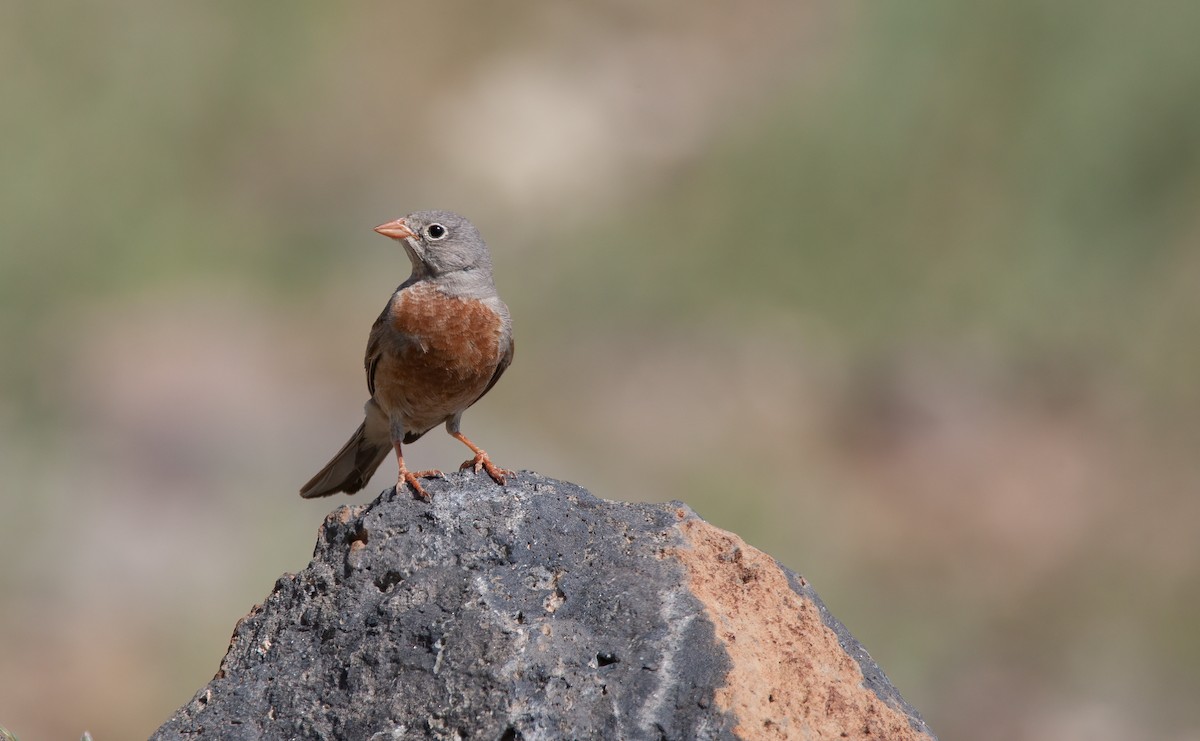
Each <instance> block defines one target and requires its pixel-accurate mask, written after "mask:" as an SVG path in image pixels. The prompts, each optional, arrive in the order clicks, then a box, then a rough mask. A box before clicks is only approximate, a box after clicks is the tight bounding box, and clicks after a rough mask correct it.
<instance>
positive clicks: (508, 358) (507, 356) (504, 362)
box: [471, 337, 517, 406]
mask: <svg viewBox="0 0 1200 741" xmlns="http://www.w3.org/2000/svg"><path fill="white" fill-rule="evenodd" d="M516 347H517V343H516V341H515V340H513V339H512V338H511V337H510V338H509V340H508V349H507V350H505V351H504V356H503V357H502V358H500V364H499V365H497V366H496V372H495V373H493V374H492V380H490V381H488V385H487V387H486V388H485V389H484V390H483V393H482V394H480V395H479V396H477V397H475V401H479V400H480V399H482V398H483V397H484V396H486V395H487V392H489V391H491V390H492V386H495V385H496V381H499V380H500V376H502V375H504V371H506V370H508V366H509V365H510V364H512V359H513V351H514V350H515V349H516ZM475 401H473V402H471V406H473V405H474V404H475Z"/></svg>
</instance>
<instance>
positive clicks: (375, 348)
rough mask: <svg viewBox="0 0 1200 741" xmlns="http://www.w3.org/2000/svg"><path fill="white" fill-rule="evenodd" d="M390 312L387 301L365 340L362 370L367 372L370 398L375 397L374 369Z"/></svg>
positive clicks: (389, 304)
mask: <svg viewBox="0 0 1200 741" xmlns="http://www.w3.org/2000/svg"><path fill="white" fill-rule="evenodd" d="M391 310H392V302H391V301H388V303H387V306H385V307H383V312H382V313H380V315H379V318H378V319H376V320H375V323H374V324H372V325H371V334H370V336H369V337H368V338H367V354H366V357H364V358H363V369H364V370H365V371H366V372H367V391H369V392H370V393H371V396H374V395H375V368H376V366H378V365H379V357H380V356H381V355H382V354H383V342H382V338H383V333H384V332H385V331H386V329H387V322H388V318H389V316H390V315H391Z"/></svg>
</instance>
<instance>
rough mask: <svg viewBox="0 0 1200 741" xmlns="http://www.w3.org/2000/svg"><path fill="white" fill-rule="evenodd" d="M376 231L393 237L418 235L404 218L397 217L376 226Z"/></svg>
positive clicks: (403, 237) (405, 237)
mask: <svg viewBox="0 0 1200 741" xmlns="http://www.w3.org/2000/svg"><path fill="white" fill-rule="evenodd" d="M375 231H377V232H379V233H380V234H382V235H383V236H385V237H391V238H392V239H408V238H409V237H415V236H417V233H416V232H414V231H413V230H412V229H409V228H408V224H405V223H404V219H396V220H395V221H389V222H388V223H386V224H380V225H379V226H377V227H375Z"/></svg>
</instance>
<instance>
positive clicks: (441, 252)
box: [375, 211, 496, 295]
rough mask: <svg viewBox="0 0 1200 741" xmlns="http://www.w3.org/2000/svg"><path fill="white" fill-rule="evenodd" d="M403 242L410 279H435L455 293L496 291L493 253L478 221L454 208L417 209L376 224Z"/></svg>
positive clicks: (477, 293)
mask: <svg viewBox="0 0 1200 741" xmlns="http://www.w3.org/2000/svg"><path fill="white" fill-rule="evenodd" d="M375 231H377V232H379V233H380V234H382V235H384V236H386V237H391V238H392V239H394V240H396V241H397V242H399V243H400V244H402V245H403V246H404V251H405V252H406V253H408V259H409V261H411V262H412V269H413V274H412V277H411V278H409V281H413V280H433V281H436V282H437V283H440V284H442V285H443V286H445V287H446V288H447V289H450V290H452V291H453V292H455V293H462V294H467V293H469V294H474V295H484V294H487V293H489V292H493V293H494V292H495V290H496V289H495V285H494V283H493V282H492V256H491V254H489V253H488V248H487V245H486V244H485V243H484V241H483V237H481V236H479V231H478V230H477V229H476V228H475V225H474V224H472V223H471V222H469V221H467V220H466V219H465V218H464V217H462V216H459V215H458V214H456V213H454V212H452V211H417V212H416V213H412V214H409V215H408V216H405V217H404V218H402V219H396V220H395V221H389V222H388V223H386V224H381V225H379V226H377V227H375Z"/></svg>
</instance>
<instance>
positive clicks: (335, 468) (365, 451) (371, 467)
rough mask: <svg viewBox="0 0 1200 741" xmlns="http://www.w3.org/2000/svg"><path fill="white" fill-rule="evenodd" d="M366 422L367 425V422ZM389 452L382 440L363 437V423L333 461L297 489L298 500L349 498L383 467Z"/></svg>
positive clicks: (384, 441) (387, 445)
mask: <svg viewBox="0 0 1200 741" xmlns="http://www.w3.org/2000/svg"><path fill="white" fill-rule="evenodd" d="M367 421H370V420H369V419H368V420H367ZM389 450H391V443H389V442H388V441H387V439H386V438H385V439H384V440H383V441H382V442H381V441H380V440H379V439H377V438H376V439H371V438H370V437H368V435H367V422H363V423H362V424H361V425H359V426H358V429H357V430H356V431H355V432H354V435H352V436H351V437H350V440H349V441H348V442H347V443H346V444H345V445H343V446H342V449H341V450H339V451H338V452H337V455H335V456H333V460H331V461H329V462H328V463H326V464H325V467H324V468H322V469H321V470H320V472H319V473H317V475H316V476H313V477H312V478H311V479H310V480H309V482H308V483H307V484H305V485H304V486H302V487H300V496H302V497H304V498H305V499H312V498H314V497H327V496H329V495H330V494H337V493H338V492H339V491H344V492H346V493H347V494H353V493H354V492H356V491H359V490H360V489H362V488H363V487H364V486H366V485H367V481H369V480H370V479H371V476H372V474H374V473H375V469H377V468H379V464H380V463H383V459H384V458H385V457H387V454H388V451H389Z"/></svg>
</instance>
